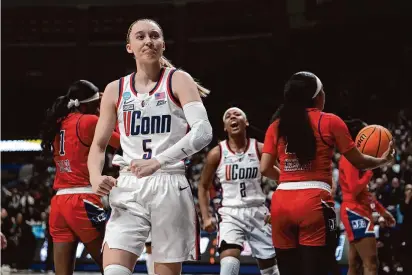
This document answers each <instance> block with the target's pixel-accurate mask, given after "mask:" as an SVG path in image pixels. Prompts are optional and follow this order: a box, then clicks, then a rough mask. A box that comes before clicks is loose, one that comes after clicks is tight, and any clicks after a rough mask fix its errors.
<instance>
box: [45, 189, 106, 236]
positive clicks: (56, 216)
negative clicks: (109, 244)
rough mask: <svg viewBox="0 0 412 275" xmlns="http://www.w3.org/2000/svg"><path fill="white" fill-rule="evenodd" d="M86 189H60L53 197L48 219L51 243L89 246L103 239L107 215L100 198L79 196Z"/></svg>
mask: <svg viewBox="0 0 412 275" xmlns="http://www.w3.org/2000/svg"><path fill="white" fill-rule="evenodd" d="M87 189H88V188H67V189H62V190H59V191H58V192H57V195H56V196H54V197H53V199H52V201H51V209H50V217H49V225H50V235H51V236H52V238H53V242H55V243H59V242H74V241H77V240H80V241H81V242H83V243H88V242H91V241H93V240H95V239H97V238H98V237H100V236H103V235H104V227H105V224H106V212H105V211H104V209H103V205H102V202H101V199H100V196H98V195H95V194H92V193H91V192H89V193H79V192H82V191H86V192H87ZM90 191H91V190H90ZM77 192H78V193H77Z"/></svg>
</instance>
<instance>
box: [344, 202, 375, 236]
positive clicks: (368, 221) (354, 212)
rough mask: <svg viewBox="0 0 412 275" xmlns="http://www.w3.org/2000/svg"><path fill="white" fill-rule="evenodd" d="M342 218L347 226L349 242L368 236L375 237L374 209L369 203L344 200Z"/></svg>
mask: <svg viewBox="0 0 412 275" xmlns="http://www.w3.org/2000/svg"><path fill="white" fill-rule="evenodd" d="M340 218H341V220H342V223H343V225H344V226H345V231H346V234H347V235H348V240H349V242H353V241H355V240H360V239H363V238H366V237H375V232H374V230H373V226H374V224H373V222H372V210H371V208H370V206H369V205H367V206H365V205H360V204H358V203H355V202H343V203H342V205H341V207H340Z"/></svg>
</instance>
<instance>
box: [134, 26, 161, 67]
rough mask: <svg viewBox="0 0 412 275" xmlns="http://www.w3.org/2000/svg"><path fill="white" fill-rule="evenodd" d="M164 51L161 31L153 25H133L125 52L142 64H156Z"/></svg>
mask: <svg viewBox="0 0 412 275" xmlns="http://www.w3.org/2000/svg"><path fill="white" fill-rule="evenodd" d="M164 49H165V42H164V40H163V34H162V31H161V30H160V29H159V27H158V26H157V25H156V24H155V23H153V22H149V21H138V22H137V23H136V24H134V25H133V27H132V29H131V31H130V35H129V43H128V44H127V45H126V50H127V52H128V53H132V54H133V55H134V56H135V58H136V60H138V61H140V62H144V63H152V62H158V61H159V59H160V57H161V56H162V55H163V51H164Z"/></svg>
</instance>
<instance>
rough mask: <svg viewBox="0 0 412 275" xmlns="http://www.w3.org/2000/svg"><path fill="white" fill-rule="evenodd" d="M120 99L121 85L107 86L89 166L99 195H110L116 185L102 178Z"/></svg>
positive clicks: (104, 177)
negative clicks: (105, 156) (106, 152)
mask: <svg viewBox="0 0 412 275" xmlns="http://www.w3.org/2000/svg"><path fill="white" fill-rule="evenodd" d="M118 98H119V83H118V80H117V81H113V82H111V83H109V84H108V85H107V86H106V89H105V92H104V93H103V98H102V102H101V105H100V117H99V120H98V122H97V125H96V130H95V133H94V138H93V142H92V145H91V147H90V152H89V157H88V160H87V166H88V168H89V174H90V183H91V184H92V187H93V191H94V192H95V193H97V194H99V195H102V196H104V195H107V194H109V192H110V190H111V189H112V187H113V186H114V185H115V184H116V179H114V178H113V177H109V176H102V171H103V166H104V154H105V151H106V147H107V144H108V142H109V140H110V138H111V136H112V133H113V129H114V128H115V126H116V120H117V112H116V105H117V100H118Z"/></svg>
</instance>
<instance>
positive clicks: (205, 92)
mask: <svg viewBox="0 0 412 275" xmlns="http://www.w3.org/2000/svg"><path fill="white" fill-rule="evenodd" d="M160 65H161V66H162V67H165V68H175V66H174V65H173V64H172V63H171V62H170V61H169V60H168V59H167V58H166V57H164V56H163V55H162V57H161V58H160ZM195 82H196V86H197V91H198V92H199V95H200V96H201V97H207V96H208V95H209V94H210V90H209V89H206V88H205V87H203V86H202V85H200V83H199V81H197V80H195Z"/></svg>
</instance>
